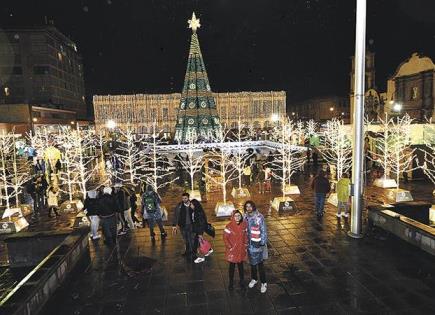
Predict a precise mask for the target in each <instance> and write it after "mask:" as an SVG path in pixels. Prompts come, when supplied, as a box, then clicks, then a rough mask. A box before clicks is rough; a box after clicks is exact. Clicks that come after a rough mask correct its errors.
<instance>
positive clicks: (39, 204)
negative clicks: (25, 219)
mask: <svg viewBox="0 0 435 315" xmlns="http://www.w3.org/2000/svg"><path fill="white" fill-rule="evenodd" d="M42 208H44V196H43V195H41V194H35V198H34V199H33V212H34V215H35V216H39V214H40V213H41V210H42Z"/></svg>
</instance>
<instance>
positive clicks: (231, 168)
mask: <svg viewBox="0 0 435 315" xmlns="http://www.w3.org/2000/svg"><path fill="white" fill-rule="evenodd" d="M230 132H231V129H230V128H225V126H222V127H221V128H219V130H218V131H217V132H216V137H215V141H214V142H215V143H217V147H216V148H214V149H213V153H212V154H211V157H210V160H209V161H210V162H211V163H212V165H213V169H214V174H213V175H210V174H205V176H206V177H207V178H208V179H210V180H211V181H213V182H214V183H215V184H216V185H219V186H220V187H221V189H222V198H223V202H224V204H226V203H227V185H228V184H229V183H231V182H233V181H234V180H235V179H237V168H236V167H235V164H234V156H233V154H232V152H231V150H230V149H229V148H228V146H227V145H225V144H226V143H227V142H226V140H227V139H228V138H229V135H230Z"/></svg>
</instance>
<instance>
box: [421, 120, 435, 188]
mask: <svg viewBox="0 0 435 315" xmlns="http://www.w3.org/2000/svg"><path fill="white" fill-rule="evenodd" d="M426 127H428V131H427V132H426V133H427V134H428V137H427V136H425V137H424V144H425V145H426V148H425V149H423V150H422V151H423V153H424V161H423V165H422V166H421V168H422V169H423V172H424V173H425V174H426V176H427V177H428V178H429V179H430V180H431V181H432V183H434V184H435V125H434V124H433V123H432V119H431V120H429V124H428V125H427V126H426Z"/></svg>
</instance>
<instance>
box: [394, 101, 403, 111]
mask: <svg viewBox="0 0 435 315" xmlns="http://www.w3.org/2000/svg"><path fill="white" fill-rule="evenodd" d="M393 110H394V111H395V112H397V113H399V112H400V111H402V104H400V103H395V104H394V105H393Z"/></svg>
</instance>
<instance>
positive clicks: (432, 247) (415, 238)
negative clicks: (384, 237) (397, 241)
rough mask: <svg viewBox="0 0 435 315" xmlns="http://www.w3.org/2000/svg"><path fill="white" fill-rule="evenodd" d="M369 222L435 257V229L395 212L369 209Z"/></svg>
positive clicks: (384, 209)
mask: <svg viewBox="0 0 435 315" xmlns="http://www.w3.org/2000/svg"><path fill="white" fill-rule="evenodd" d="M368 210H369V211H368V217H369V222H370V223H371V224H373V225H374V226H378V227H380V228H382V229H384V230H386V231H388V232H390V233H392V234H394V235H396V236H398V237H399V238H401V239H402V240H404V241H406V242H408V243H410V244H413V245H415V246H417V247H419V248H421V249H422V250H424V251H425V252H427V253H429V254H432V255H435V228H433V227H431V226H429V225H425V224H423V223H420V222H418V221H416V220H413V219H410V218H408V217H406V216H404V215H401V214H399V213H397V212H395V211H394V210H389V209H388V208H385V207H381V206H377V207H368Z"/></svg>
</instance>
